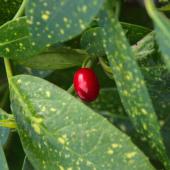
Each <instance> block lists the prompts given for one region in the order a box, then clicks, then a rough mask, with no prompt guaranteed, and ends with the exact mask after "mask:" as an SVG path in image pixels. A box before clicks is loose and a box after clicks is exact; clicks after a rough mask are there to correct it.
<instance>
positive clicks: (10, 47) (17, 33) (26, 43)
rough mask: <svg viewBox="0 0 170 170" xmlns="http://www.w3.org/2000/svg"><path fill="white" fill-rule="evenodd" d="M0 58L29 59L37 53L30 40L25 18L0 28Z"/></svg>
mask: <svg viewBox="0 0 170 170" xmlns="http://www.w3.org/2000/svg"><path fill="white" fill-rule="evenodd" d="M0 37H1V38H0V57H6V58H11V59H17V58H26V57H31V56H33V55H34V54H36V52H37V48H36V47H35V43H34V42H33V41H32V40H31V38H30V36H29V31H28V24H27V22H26V17H22V18H18V19H16V20H12V21H9V22H7V23H5V24H4V25H2V26H1V27H0Z"/></svg>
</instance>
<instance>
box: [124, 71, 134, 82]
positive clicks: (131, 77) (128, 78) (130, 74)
mask: <svg viewBox="0 0 170 170" xmlns="http://www.w3.org/2000/svg"><path fill="white" fill-rule="evenodd" d="M125 78H126V80H132V79H133V75H132V73H131V72H127V73H126V76H125Z"/></svg>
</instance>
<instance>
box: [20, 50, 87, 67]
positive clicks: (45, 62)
mask: <svg viewBox="0 0 170 170" xmlns="http://www.w3.org/2000/svg"><path fill="white" fill-rule="evenodd" d="M86 57H88V54H87V53H86V52H85V51H83V50H78V49H71V48H68V47H59V48H56V49H55V48H52V49H49V50H48V51H46V52H43V53H41V54H39V55H36V56H34V57H31V58H27V59H24V60H18V63H19V64H21V65H25V66H27V67H30V68H34V69H39V70H54V69H66V68H70V67H74V66H81V65H82V62H83V60H84V59H85V58H86Z"/></svg>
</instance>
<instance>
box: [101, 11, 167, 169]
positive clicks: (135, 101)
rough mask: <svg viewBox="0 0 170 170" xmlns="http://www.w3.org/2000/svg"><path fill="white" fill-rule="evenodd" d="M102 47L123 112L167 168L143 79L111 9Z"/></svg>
mask: <svg viewBox="0 0 170 170" xmlns="http://www.w3.org/2000/svg"><path fill="white" fill-rule="evenodd" d="M103 46H104V47H105V50H106V54H107V58H108V60H109V62H110V65H111V67H112V72H113V76H114V79H115V81H116V84H117V88H118V91H119V94H120V97H121V101H122V104H123V106H124V108H125V110H126V112H127V113H128V115H129V117H130V118H131V121H132V123H133V125H134V126H135V128H136V130H137V132H138V133H139V134H141V135H142V136H143V137H144V138H145V139H146V140H147V141H148V143H149V145H150V148H151V149H152V150H153V151H154V152H155V154H156V155H157V157H158V159H160V160H161V161H162V163H163V164H164V166H165V167H166V168H167V169H169V168H170V161H169V158H168V156H167V154H166V150H165V146H164V144H163V141H162V137H161V133H160V125H159V122H158V120H157V116H156V113H155V111H154V108H153V106H152V102H151V99H150V96H149V94H148V91H147V88H146V85H145V82H144V79H143V76H142V74H141V71H140V69H139V67H138V65H137V63H136V61H135V57H134V54H133V52H132V50H131V48H130V45H129V44H128V41H127V39H126V38H125V34H124V32H123V29H122V27H121V25H120V23H119V22H118V21H117V20H115V19H114V16H113V15H112V12H111V10H108V12H107V18H106V21H105V26H104V29H103ZM155 139H156V140H155Z"/></svg>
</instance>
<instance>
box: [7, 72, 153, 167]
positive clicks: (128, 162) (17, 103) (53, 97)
mask: <svg viewBox="0 0 170 170" xmlns="http://www.w3.org/2000/svg"><path fill="white" fill-rule="evenodd" d="M10 89H11V103H12V111H13V113H15V117H16V121H17V125H18V132H19V134H20V137H21V140H22V144H23V146H24V150H25V152H26V154H27V156H28V159H29V160H30V162H31V163H32V165H33V166H34V168H35V169H37V170H39V169H44V170H46V169H70V168H71V169H78V168H79V169H99V170H100V169H101V170H102V169H107V170H114V169H115V170H116V169H127V170H128V169H133V170H140V169H141V170H143V169H147V170H150V169H153V167H152V166H151V164H150V163H149V162H148V160H147V158H146V157H145V156H144V155H143V154H142V153H141V152H140V151H139V150H138V149H137V147H135V146H134V144H132V142H131V141H130V139H129V138H128V137H127V136H126V135H124V134H122V133H121V132H120V131H119V130H118V129H117V128H115V127H114V126H112V125H111V124H110V123H108V121H107V120H105V119H103V117H101V116H100V115H98V114H97V113H95V112H94V111H92V110H91V109H89V108H88V107H86V106H85V105H84V104H83V103H81V102H79V101H78V100H76V99H75V98H74V97H72V96H71V95H70V94H68V93H67V92H65V91H64V90H62V89H60V88H58V87H56V86H54V85H53V84H51V83H49V82H47V81H45V80H43V79H40V78H36V77H33V76H26V75H20V76H16V77H13V78H12V79H11V81H10ZM103 127H104V128H103Z"/></svg>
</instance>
